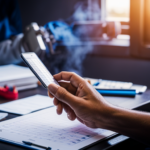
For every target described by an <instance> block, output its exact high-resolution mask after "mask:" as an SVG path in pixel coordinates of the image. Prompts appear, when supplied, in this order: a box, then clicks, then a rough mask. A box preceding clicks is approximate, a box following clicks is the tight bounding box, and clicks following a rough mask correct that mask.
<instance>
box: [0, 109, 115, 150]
mask: <svg viewBox="0 0 150 150" xmlns="http://www.w3.org/2000/svg"><path fill="white" fill-rule="evenodd" d="M113 134H114V132H112V131H108V130H104V129H91V128H88V127H86V126H85V125H83V124H81V123H80V122H79V121H78V120H75V121H70V120H69V119H68V118H67V114H66V113H65V112H63V114H62V115H57V114H56V107H51V108H48V109H44V110H41V111H38V112H35V113H32V114H28V115H25V116H21V117H18V118H14V119H11V120H8V121H4V122H1V123H0V139H3V140H7V141H11V142H12V143H14V142H15V143H17V144H21V145H24V144H23V143H22V141H28V142H32V143H35V144H38V145H42V146H46V147H51V148H52V150H78V149H80V148H83V147H85V146H87V145H90V144H92V143H94V142H97V141H99V140H101V139H104V138H106V137H108V136H110V135H113Z"/></svg>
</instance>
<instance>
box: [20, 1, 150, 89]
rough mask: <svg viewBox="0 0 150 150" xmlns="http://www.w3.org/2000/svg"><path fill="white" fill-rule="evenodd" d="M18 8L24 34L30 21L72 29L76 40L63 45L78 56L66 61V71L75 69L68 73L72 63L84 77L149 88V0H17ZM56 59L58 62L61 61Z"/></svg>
mask: <svg viewBox="0 0 150 150" xmlns="http://www.w3.org/2000/svg"><path fill="white" fill-rule="evenodd" d="M18 3H19V9H20V12H21V19H22V30H23V31H24V29H25V28H26V26H27V25H29V24H30V23H31V22H36V23H38V25H39V26H44V25H45V24H46V23H48V22H51V21H63V22H65V23H67V25H68V26H69V27H71V29H72V31H71V33H72V34H73V36H76V39H73V42H72V41H67V42H65V46H66V47H67V48H70V47H73V50H71V54H72V55H73V56H74V57H73V58H72V60H69V62H66V64H68V65H67V67H68V68H67V69H62V70H68V71H74V70H72V66H70V68H69V64H70V61H72V64H74V63H75V64H76V66H77V71H76V72H77V73H79V74H80V75H82V76H84V77H91V78H102V79H108V80H118V81H130V82H133V83H136V84H142V85H147V86H148V87H150V29H149V27H150V9H149V8H148V6H150V0H132V1H131V0H61V1H60V0H55V1H54V0H32V1H26V0H18ZM60 32H61V31H60ZM62 32H63V31H62ZM70 38H71V37H70V36H69V39H70ZM63 46H64V45H63V44H62V45H57V48H59V49H60V48H62V47H63ZM79 53H80V57H79ZM81 56H83V57H81ZM55 60H57V61H58V59H57V57H56V58H55ZM58 71H59V70H57V71H54V73H55V72H58Z"/></svg>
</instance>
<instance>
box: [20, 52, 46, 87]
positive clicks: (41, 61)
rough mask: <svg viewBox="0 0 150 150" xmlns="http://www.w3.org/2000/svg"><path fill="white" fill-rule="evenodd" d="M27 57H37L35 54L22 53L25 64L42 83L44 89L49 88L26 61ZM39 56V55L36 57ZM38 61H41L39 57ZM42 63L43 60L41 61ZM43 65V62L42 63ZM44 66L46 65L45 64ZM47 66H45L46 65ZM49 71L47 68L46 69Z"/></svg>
mask: <svg viewBox="0 0 150 150" xmlns="http://www.w3.org/2000/svg"><path fill="white" fill-rule="evenodd" d="M25 55H36V54H35V53H33V52H32V54H31V53H22V54H21V58H22V59H23V60H24V62H25V64H26V65H27V66H28V67H29V68H30V70H31V71H32V72H33V73H34V75H35V76H36V77H37V78H38V79H39V81H40V82H41V83H42V85H43V86H44V88H46V89H47V88H48V87H47V85H46V84H45V83H44V82H43V80H42V79H41V78H40V77H39V75H38V74H37V73H36V72H35V71H34V69H33V68H32V66H31V65H30V64H29V63H28V62H27V61H26V58H25ZM36 56H37V55H36ZM37 59H39V58H38V57H37ZM39 60H40V59H39ZM40 61H41V60H40ZM41 63H42V64H43V62H42V61H41ZM43 65H44V64H43ZM44 66H45V65H44ZM46 69H47V68H46Z"/></svg>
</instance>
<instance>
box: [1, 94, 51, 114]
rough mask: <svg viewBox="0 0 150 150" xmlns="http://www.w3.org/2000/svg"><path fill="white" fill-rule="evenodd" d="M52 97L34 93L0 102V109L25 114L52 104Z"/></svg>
mask: <svg viewBox="0 0 150 150" xmlns="http://www.w3.org/2000/svg"><path fill="white" fill-rule="evenodd" d="M53 105H54V104H53V98H50V97H48V96H42V95H35V96H31V97H27V98H23V99H20V100H16V101H12V102H8V103H4V104H0V110H1V111H5V112H9V113H14V114H20V115H25V114H28V113H31V112H33V111H36V110H40V109H43V108H47V107H50V106H53Z"/></svg>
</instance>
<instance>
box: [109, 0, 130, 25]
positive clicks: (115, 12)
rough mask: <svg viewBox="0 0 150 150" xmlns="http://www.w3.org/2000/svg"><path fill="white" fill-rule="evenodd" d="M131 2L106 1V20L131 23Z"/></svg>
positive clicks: (121, 0)
mask: <svg viewBox="0 0 150 150" xmlns="http://www.w3.org/2000/svg"><path fill="white" fill-rule="evenodd" d="M129 16H130V0H106V20H107V21H123V22H129V19H130V17H129Z"/></svg>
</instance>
